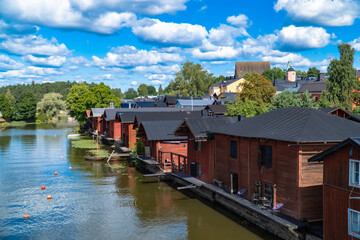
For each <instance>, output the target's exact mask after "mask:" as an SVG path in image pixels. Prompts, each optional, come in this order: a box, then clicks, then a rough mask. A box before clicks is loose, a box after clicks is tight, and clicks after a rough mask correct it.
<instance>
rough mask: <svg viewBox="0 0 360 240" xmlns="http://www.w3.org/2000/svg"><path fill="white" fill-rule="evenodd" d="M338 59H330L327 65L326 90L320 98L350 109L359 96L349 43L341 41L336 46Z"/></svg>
mask: <svg viewBox="0 0 360 240" xmlns="http://www.w3.org/2000/svg"><path fill="white" fill-rule="evenodd" d="M338 50H339V52H340V59H339V60H337V59H332V60H331V61H330V64H329V67H328V75H329V78H328V79H327V80H326V85H327V92H326V91H325V92H324V94H323V96H322V97H321V98H325V99H323V100H322V102H326V101H328V102H329V104H330V105H333V106H334V105H335V106H337V107H342V108H345V109H347V110H351V109H352V105H353V102H354V99H358V98H359V93H358V92H357V91H355V90H357V89H359V83H358V80H357V78H356V70H355V69H354V68H353V63H354V55H355V50H354V48H352V47H351V45H350V44H347V43H343V44H340V45H339V46H338Z"/></svg>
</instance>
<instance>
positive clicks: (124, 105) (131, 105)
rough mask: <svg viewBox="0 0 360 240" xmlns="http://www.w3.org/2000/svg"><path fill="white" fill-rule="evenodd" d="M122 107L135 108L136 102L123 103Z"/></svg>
mask: <svg viewBox="0 0 360 240" xmlns="http://www.w3.org/2000/svg"><path fill="white" fill-rule="evenodd" d="M120 105H121V107H122V108H129V106H130V108H133V107H134V105H135V103H134V102H121V103H120Z"/></svg>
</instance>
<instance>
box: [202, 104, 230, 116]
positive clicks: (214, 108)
mask: <svg viewBox="0 0 360 240" xmlns="http://www.w3.org/2000/svg"><path fill="white" fill-rule="evenodd" d="M205 109H206V110H209V111H210V112H213V113H214V114H215V115H216V114H225V113H226V112H227V106H226V105H207V106H206V107H205Z"/></svg>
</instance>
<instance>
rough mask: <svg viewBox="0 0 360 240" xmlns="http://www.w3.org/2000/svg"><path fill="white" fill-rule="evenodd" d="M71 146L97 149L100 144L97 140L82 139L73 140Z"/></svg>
mask: <svg viewBox="0 0 360 240" xmlns="http://www.w3.org/2000/svg"><path fill="white" fill-rule="evenodd" d="M71 146H72V147H73V148H82V149H97V148H98V144H97V143H96V141H95V140H89V139H82V140H77V141H72V142H71Z"/></svg>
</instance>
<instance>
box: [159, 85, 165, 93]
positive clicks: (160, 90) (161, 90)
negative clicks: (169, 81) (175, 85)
mask: <svg viewBox="0 0 360 240" xmlns="http://www.w3.org/2000/svg"><path fill="white" fill-rule="evenodd" d="M158 94H159V95H163V94H164V90H163V88H162V86H161V84H160V86H159V89H158Z"/></svg>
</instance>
